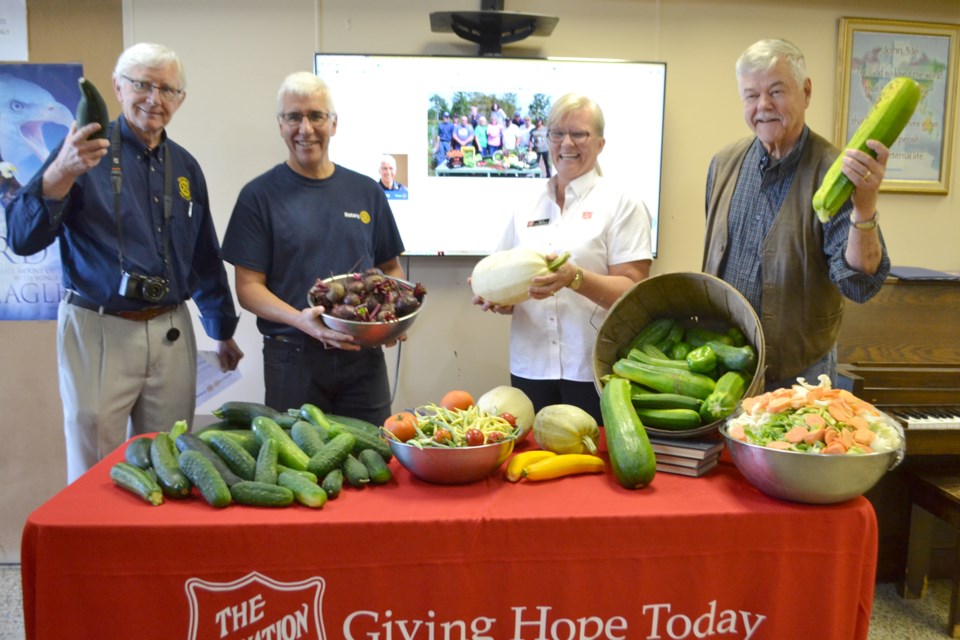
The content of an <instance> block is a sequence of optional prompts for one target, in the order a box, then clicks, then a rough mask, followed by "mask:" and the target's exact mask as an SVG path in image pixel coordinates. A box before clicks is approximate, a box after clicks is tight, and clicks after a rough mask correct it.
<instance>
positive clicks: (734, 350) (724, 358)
mask: <svg viewBox="0 0 960 640" xmlns="http://www.w3.org/2000/svg"><path fill="white" fill-rule="evenodd" d="M707 346H708V347H710V348H711V349H713V351H714V352H715V353H716V354H717V361H718V362H720V363H721V364H723V366H724V367H726V368H727V369H728V370H730V371H746V372H747V373H753V372H754V371H756V369H757V351H756V349H754V348H753V347H752V346H750V345H749V344H745V345H743V346H742V347H734V346H731V345H728V344H724V343H723V342H719V341H716V340H711V341H710V342H708V343H707Z"/></svg>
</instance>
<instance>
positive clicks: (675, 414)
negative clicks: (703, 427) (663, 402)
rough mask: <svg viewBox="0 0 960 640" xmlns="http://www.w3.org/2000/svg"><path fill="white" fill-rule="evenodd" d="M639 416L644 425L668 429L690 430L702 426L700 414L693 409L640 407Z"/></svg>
mask: <svg viewBox="0 0 960 640" xmlns="http://www.w3.org/2000/svg"><path fill="white" fill-rule="evenodd" d="M634 407H636V405H634ZM637 417H638V418H640V422H642V423H643V424H644V426H647V427H653V428H655V429H665V430H668V431H688V430H690V429H696V428H697V427H699V426H700V414H699V413H697V412H696V411H694V410H693V409H639V408H638V409H637Z"/></svg>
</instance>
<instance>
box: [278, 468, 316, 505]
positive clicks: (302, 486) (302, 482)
mask: <svg viewBox="0 0 960 640" xmlns="http://www.w3.org/2000/svg"><path fill="white" fill-rule="evenodd" d="M277 484H279V485H280V486H281V487H286V488H287V489H290V491H293V497H294V499H295V500H296V501H297V502H299V503H300V504H302V505H304V506H305V507H311V508H313V509H319V508H320V507H322V506H323V505H325V504H326V503H327V492H326V491H324V490H323V489H322V488H321V487H319V486H318V485H317V483H316V482H310V481H309V480H307V479H306V478H304V477H303V476H302V475H300V474H299V473H297V472H296V471H284V472H283V473H281V474H280V476H279V477H278V478H277Z"/></svg>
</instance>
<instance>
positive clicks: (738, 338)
mask: <svg viewBox="0 0 960 640" xmlns="http://www.w3.org/2000/svg"><path fill="white" fill-rule="evenodd" d="M727 336H729V337H730V339H731V340H733V346H735V347H742V346H743V345H745V344H747V336H745V335H743V331H740V327H730V329H728V330H727Z"/></svg>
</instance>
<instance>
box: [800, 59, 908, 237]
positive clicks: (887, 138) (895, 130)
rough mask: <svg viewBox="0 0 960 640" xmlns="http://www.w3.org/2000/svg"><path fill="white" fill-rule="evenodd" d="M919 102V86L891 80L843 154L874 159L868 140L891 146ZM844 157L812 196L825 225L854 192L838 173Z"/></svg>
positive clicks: (838, 159)
mask: <svg viewBox="0 0 960 640" xmlns="http://www.w3.org/2000/svg"><path fill="white" fill-rule="evenodd" d="M919 102H920V85H918V84H917V82H916V81H915V80H914V79H913V78H906V77H898V78H894V79H892V80H891V81H890V82H888V83H887V85H886V86H885V87H884V88H883V91H881V92H880V98H879V99H878V100H877V102H876V103H875V104H874V105H873V107H872V108H871V109H870V112H869V113H868V114H867V117H866V118H865V119H864V120H863V122H861V123H860V126H859V127H857V130H856V132H855V133H854V134H853V137H851V138H850V142H848V143H847V146H846V148H845V149H844V151H846V150H847V149H859V150H860V151H863V152H864V153H869V154H870V155H871V156H874V157H876V154H875V153H874V152H873V150H871V149H870V148H869V147H867V140H878V141H880V142H882V143H883V144H884V145H885V146H887V147H889V146H891V145H892V144H893V143H894V142H896V140H897V137H899V135H900V132H901V131H903V128H904V127H905V126H907V123H908V122H909V121H910V117H911V116H912V115H913V112H914V110H915V109H916V108H917V104H918V103H919ZM844 155H845V154H844V152H843V151H841V152H840V155H839V156H837V159H836V160H835V161H834V163H833V165H831V167H830V169H829V170H827V175H826V176H824V178H823V182H822V183H821V184H820V188H819V189H817V192H816V193H815V194H813V210H814V211H816V212H817V217H818V218H820V221H821V222H827V221H828V220H830V218H832V217H833V216H834V215H836V213H837V211H839V210H840V207H842V206H843V203H844V202H846V201H847V198H849V197H850V194H851V193H853V183H852V182H850V179H849V178H847V176H845V175H843V172H842V171H841V169H842V168H843V157H844Z"/></svg>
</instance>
